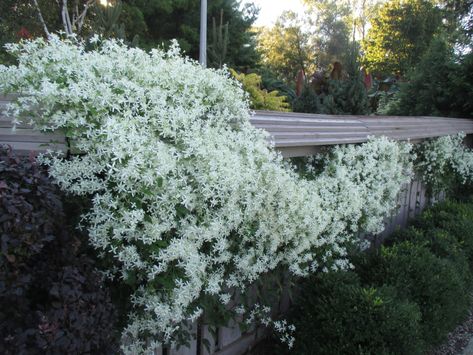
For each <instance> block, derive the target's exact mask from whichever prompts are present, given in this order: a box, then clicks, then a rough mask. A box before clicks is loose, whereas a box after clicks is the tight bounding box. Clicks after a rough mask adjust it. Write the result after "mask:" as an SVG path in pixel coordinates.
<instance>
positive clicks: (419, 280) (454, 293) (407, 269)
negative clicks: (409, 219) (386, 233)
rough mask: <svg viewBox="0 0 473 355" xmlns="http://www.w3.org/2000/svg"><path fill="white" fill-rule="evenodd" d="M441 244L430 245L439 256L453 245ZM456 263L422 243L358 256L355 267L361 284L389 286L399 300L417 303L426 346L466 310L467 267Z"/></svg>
mask: <svg viewBox="0 0 473 355" xmlns="http://www.w3.org/2000/svg"><path fill="white" fill-rule="evenodd" d="M443 242H445V241H443ZM443 242H436V243H431V244H430V246H431V247H432V249H435V248H433V246H434V245H435V246H436V248H437V249H438V253H440V250H441V249H442V248H444V247H445V244H448V243H453V242H452V241H451V240H449V241H448V242H445V244H444V245H442V244H443ZM427 244H428V243H427ZM443 252H445V250H444V251H443ZM449 253H451V254H454V252H451V251H450V252H449ZM459 260H460V259H455V260H451V259H450V258H441V257H439V256H437V255H435V254H434V253H433V252H432V251H431V250H429V248H428V247H427V246H426V244H425V243H418V242H414V241H403V242H400V243H397V244H394V245H393V246H390V247H384V246H383V247H381V250H379V251H377V252H372V253H370V254H368V255H366V256H364V257H363V256H362V257H359V258H358V260H356V261H355V268H356V270H357V271H358V273H359V274H360V277H361V279H362V280H363V282H364V283H371V284H374V285H376V286H382V285H389V286H392V287H394V288H395V289H396V290H397V292H398V294H399V296H400V297H401V298H402V299H405V300H409V301H412V302H415V303H417V304H418V305H419V308H420V310H421V313H422V322H421V327H422V337H423V339H424V340H425V342H426V344H437V343H438V342H440V341H441V340H442V339H443V338H444V337H445V336H446V334H447V333H448V332H449V331H450V330H451V329H452V328H453V327H454V326H455V325H456V324H458V322H459V321H461V320H462V318H463V317H464V316H465V315H466V312H467V310H468V307H469V303H470V297H469V282H467V280H469V279H470V277H471V276H470V275H469V271H468V268H465V269H463V270H461V268H460V267H459V265H461V261H459ZM465 273H468V275H467V276H465Z"/></svg>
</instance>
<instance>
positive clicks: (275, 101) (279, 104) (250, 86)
mask: <svg viewBox="0 0 473 355" xmlns="http://www.w3.org/2000/svg"><path fill="white" fill-rule="evenodd" d="M230 72H231V73H232V75H233V77H234V78H235V79H236V80H238V81H239V82H240V83H241V84H242V86H243V90H245V92H247V93H248V95H249V97H250V107H251V108H252V109H255V110H269V111H282V112H286V111H289V110H290V104H289V103H288V102H287V101H286V97H285V96H280V95H279V92H278V91H277V90H275V91H270V92H268V91H267V90H264V89H262V88H261V76H259V75H258V74H255V73H251V74H244V73H241V74H238V73H237V72H236V71H234V70H232V69H230Z"/></svg>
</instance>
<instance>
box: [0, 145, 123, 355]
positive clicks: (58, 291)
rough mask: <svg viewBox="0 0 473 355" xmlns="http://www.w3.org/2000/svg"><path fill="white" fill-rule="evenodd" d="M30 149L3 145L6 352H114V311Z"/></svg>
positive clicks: (0, 327)
mask: <svg viewBox="0 0 473 355" xmlns="http://www.w3.org/2000/svg"><path fill="white" fill-rule="evenodd" d="M71 230H72V229H71V228H69V227H68V226H67V219H66V218H65V216H64V212H63V205H62V202H61V195H60V194H59V191H58V190H57V188H56V187H55V186H54V185H53V184H52V183H51V181H50V179H49V178H48V175H47V172H46V171H45V169H44V168H43V167H41V166H38V165H37V164H36V163H35V161H34V159H33V158H32V157H30V158H19V157H16V156H14V155H13V154H12V152H11V150H10V149H8V148H6V147H1V146H0V243H1V244H0V354H92V353H93V354H98V353H99V354H107V353H115V352H116V344H117V338H116V332H115V312H114V308H113V306H112V303H111V301H110V296H109V292H108V290H107V289H105V288H104V287H103V283H102V282H101V280H100V278H99V276H98V274H97V272H96V271H95V268H94V262H93V260H92V259H91V258H89V257H88V256H87V255H86V254H84V253H83V250H84V246H83V245H82V244H81V241H80V240H79V239H78V238H77V237H76V236H74V233H71Z"/></svg>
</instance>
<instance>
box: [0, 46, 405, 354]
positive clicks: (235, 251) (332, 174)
mask: <svg viewBox="0 0 473 355" xmlns="http://www.w3.org/2000/svg"><path fill="white" fill-rule="evenodd" d="M94 41H95V42H96V39H94ZM87 46H90V44H87V45H86V44H83V43H76V42H74V41H73V40H61V39H59V38H57V37H51V38H50V39H49V40H48V41H47V42H46V41H44V40H43V39H37V40H34V41H31V42H24V43H22V44H16V45H10V46H9V50H10V51H11V52H12V53H13V54H15V55H16V56H17V57H18V63H19V64H18V66H12V67H4V66H0V91H1V92H18V93H20V95H21V96H20V99H19V100H18V102H16V103H15V104H14V105H13V106H12V109H11V113H12V114H13V115H14V116H15V117H17V120H18V121H19V120H21V117H32V123H33V124H34V125H35V126H36V127H37V128H39V129H42V130H45V131H51V130H61V131H63V132H64V133H65V134H66V136H67V137H68V138H69V140H70V142H71V148H72V150H73V151H75V152H80V153H81V154H80V155H75V156H74V157H72V158H70V159H65V158H64V157H62V156H60V155H57V154H49V155H45V156H43V157H42V159H41V160H42V162H43V163H45V164H47V165H48V166H49V167H50V174H51V176H52V177H53V178H54V179H55V180H56V181H57V183H58V184H59V185H60V186H61V187H62V188H63V189H64V190H66V191H68V192H70V193H74V194H79V195H89V196H91V197H92V201H93V204H92V208H91V210H90V211H89V213H87V214H86V215H85V216H83V218H84V224H85V225H86V226H87V228H88V232H89V236H90V241H91V243H92V244H93V246H94V247H95V248H96V249H98V251H99V252H100V253H102V254H104V255H108V256H109V257H110V256H111V257H112V258H113V259H114V261H115V265H114V269H113V270H116V274H118V276H119V277H121V278H122V279H123V280H124V282H127V283H128V284H129V285H132V286H133V287H134V289H135V292H134V294H133V296H132V298H131V300H130V301H131V302H132V304H133V307H134V312H133V313H132V314H130V316H129V323H128V326H127V327H126V329H125V330H124V333H123V334H124V339H126V341H125V344H126V346H124V350H125V351H127V352H129V353H133V354H139V353H144V352H145V349H146V347H147V346H146V344H150V343H149V342H147V341H148V340H150V338H152V339H153V340H152V341H165V342H171V341H174V340H175V334H176V332H178V331H179V330H180V329H182V328H183V326H184V325H185V324H186V323H187V322H189V321H194V320H195V319H197V318H198V317H200V315H201V314H202V312H203V311H204V312H205V308H204V309H203V306H202V304H201V302H200V300H201V299H202V297H204V296H205V297H214V298H215V299H216V300H218V302H220V303H223V304H226V303H227V302H229V300H230V298H231V296H230V293H231V292H230V290H232V289H235V288H237V289H239V290H240V291H241V292H244V290H245V289H246V288H247V287H248V285H249V284H251V283H253V282H254V281H255V280H256V279H258V278H259V277H260V276H261V275H262V274H265V273H268V272H270V271H271V270H274V269H275V268H276V267H278V266H284V267H287V268H288V269H289V270H290V271H291V272H292V273H293V274H295V275H298V276H305V275H307V274H308V273H310V272H313V271H316V270H327V269H341V268H342V269H343V268H347V267H348V266H349V265H348V262H347V260H346V246H347V244H348V243H351V242H353V241H354V240H355V239H356V237H355V236H356V233H357V231H358V229H359V228H364V229H365V230H367V231H371V232H376V231H379V230H380V229H381V228H382V221H383V217H384V216H385V215H386V214H387V213H388V212H389V211H390V210H392V209H393V208H395V207H396V199H395V196H396V195H397V193H398V191H399V190H400V188H401V186H402V185H403V183H405V182H407V181H409V179H410V177H411V172H410V170H411V163H410V161H409V151H410V148H411V147H410V145H408V144H405V145H401V144H397V143H394V142H391V141H389V140H387V139H376V140H371V141H370V142H368V143H366V144H363V145H360V146H347V147H337V148H335V149H334V151H333V152H332V153H330V154H329V155H328V156H327V157H326V158H323V157H322V158H321V159H322V160H323V161H325V166H324V168H323V169H321V170H320V171H319V172H318V173H317V172H316V171H314V172H313V173H317V174H316V176H314V178H313V179H305V178H301V177H300V176H299V175H298V174H297V172H296V171H294V170H293V169H292V168H288V164H287V163H285V162H284V161H283V160H282V158H281V157H280V156H279V155H278V154H277V153H276V152H275V151H274V149H273V148H272V147H271V146H270V145H269V144H268V140H267V137H266V135H265V134H264V133H263V132H261V131H260V130H257V129H255V128H253V127H252V126H251V125H250V123H249V118H250V111H249V109H248V104H247V102H246V100H245V95H244V93H243V91H242V90H241V88H240V87H239V84H237V82H236V81H234V80H232V79H230V77H229V74H228V73H227V72H226V71H224V70H217V71H216V70H210V69H203V68H202V67H201V66H199V65H198V64H197V63H195V62H194V61H192V60H189V59H187V58H182V57H181V56H180V55H179V50H178V48H177V46H172V47H171V49H170V50H169V51H167V52H164V51H161V50H152V51H151V52H150V53H146V52H144V51H142V50H140V49H135V48H127V47H126V46H124V45H123V44H121V43H120V42H116V41H113V40H112V41H104V42H103V43H101V44H100V45H99V44H96V48H95V49H94V50H87V49H86V48H87ZM280 326H281V327H282V326H283V325H282V324H280ZM151 343H153V342H151Z"/></svg>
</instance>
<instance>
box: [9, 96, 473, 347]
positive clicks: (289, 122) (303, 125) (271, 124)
mask: <svg viewBox="0 0 473 355" xmlns="http://www.w3.org/2000/svg"><path fill="white" fill-rule="evenodd" d="M12 98H13V97H12V96H8V97H5V96H3V97H2V96H0V144H2V143H3V144H9V145H11V146H12V148H13V149H14V150H16V151H17V152H23V153H27V152H29V151H32V150H33V151H36V152H41V151H44V150H46V149H47V148H54V149H62V150H65V149H66V144H65V139H64V137H62V136H60V135H45V134H43V133H41V132H38V131H36V130H34V129H32V127H29V126H28V125H24V124H21V125H19V126H17V127H16V129H15V130H12V123H11V120H10V118H9V117H7V116H6V115H5V114H3V113H2V112H3V111H4V110H5V107H6V105H7V104H8V102H10V101H11V100H12ZM251 123H252V124H253V125H254V126H255V127H257V128H261V129H264V130H266V131H267V132H269V133H270V137H271V140H272V142H273V143H274V145H275V147H276V148H277V149H279V150H280V151H281V152H282V154H283V156H285V157H296V156H307V155H312V154H314V153H316V152H317V151H318V150H319V149H320V147H323V146H327V145H336V144H347V143H362V142H365V141H367V139H368V137H370V136H387V137H389V138H392V139H395V140H410V141H411V142H414V143H416V142H419V141H422V140H423V139H426V138H432V137H439V136H445V135H451V134H456V133H459V132H464V133H466V134H473V120H469V119H457V118H441V117H380V116H372V117H371V116H330V115H313V114H299V113H280V112H263V111H258V112H256V113H255V115H254V116H253V117H252V119H251ZM441 198H442V196H441V195H440V196H436V197H435V199H441ZM432 201H433V200H432V198H429V197H427V195H426V189H425V187H424V186H423V185H422V184H421V183H420V182H419V181H413V182H412V183H411V184H409V185H406V186H405V187H404V189H403V190H402V193H401V194H400V195H399V199H398V207H399V208H398V209H397V211H395V212H394V213H393V214H392V215H391V216H390V217H389V218H387V219H386V229H385V231H384V232H383V235H387V234H389V233H391V232H392V231H393V230H394V229H395V228H397V227H403V226H405V225H406V223H407V221H408V220H409V219H410V218H412V217H414V216H415V215H416V214H418V213H419V212H420V211H421V210H422V209H423V208H424V207H425V206H426V205H428V204H429V203H431V202H432ZM383 235H381V236H379V238H382V237H383ZM287 304H288V302H287V300H286V301H285V302H281V303H280V307H282V308H281V309H284V308H285V307H287ZM194 329H195V332H196V337H197V339H196V340H194V341H193V342H192V343H191V345H190V347H188V348H181V349H179V350H176V349H157V350H156V352H155V354H156V355H212V354H215V355H239V354H243V353H244V352H245V351H247V350H248V349H249V348H251V347H252V346H253V345H254V344H256V343H257V341H258V340H259V339H260V338H261V337H262V336H263V335H264V330H262V329H255V330H253V331H252V332H248V333H241V332H240V330H239V328H238V326H236V325H235V324H229V325H228V327H224V328H219V329H217V336H216V338H214V337H212V335H211V334H210V332H209V329H208V327H207V326H205V325H204V326H202V327H199V329H197V327H196V326H195V328H194ZM204 339H207V340H208V342H209V344H210V352H209V351H208V350H207V348H206V347H205V346H204V345H203V344H204V342H206V341H205V340H204Z"/></svg>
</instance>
